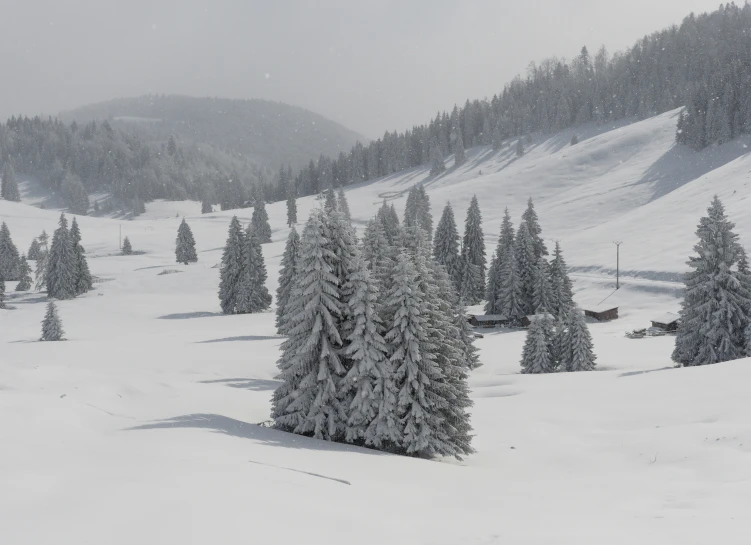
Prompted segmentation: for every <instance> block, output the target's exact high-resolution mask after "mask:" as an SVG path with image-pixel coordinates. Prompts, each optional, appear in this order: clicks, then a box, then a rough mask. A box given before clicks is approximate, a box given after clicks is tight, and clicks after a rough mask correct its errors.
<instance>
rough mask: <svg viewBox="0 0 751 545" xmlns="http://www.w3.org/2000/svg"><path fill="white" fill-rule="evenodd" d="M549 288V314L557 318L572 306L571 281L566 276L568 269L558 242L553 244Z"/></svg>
mask: <svg viewBox="0 0 751 545" xmlns="http://www.w3.org/2000/svg"><path fill="white" fill-rule="evenodd" d="M550 288H551V295H552V301H551V309H550V312H551V313H553V314H554V315H556V316H558V315H560V314H561V313H563V312H565V311H566V310H568V309H570V308H572V307H573V306H574V293H573V289H572V284H571V279H570V278H569V276H568V267H567V266H566V261H565V260H564V259H563V251H562V250H561V244H560V243H559V242H556V243H555V251H554V252H553V261H552V262H551V263H550Z"/></svg>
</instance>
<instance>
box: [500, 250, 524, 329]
mask: <svg viewBox="0 0 751 545" xmlns="http://www.w3.org/2000/svg"><path fill="white" fill-rule="evenodd" d="M498 278H499V282H500V285H499V288H498V300H497V303H496V309H497V310H496V311H497V313H498V314H501V315H503V316H506V317H507V318H508V319H509V321H510V323H512V324H516V325H518V324H520V323H521V319H522V318H523V317H524V316H526V315H527V311H526V303H525V299H524V285H523V281H522V277H521V274H520V273H519V264H518V262H517V260H516V252H515V251H514V250H513V249H512V250H511V251H509V252H508V253H507V254H506V255H505V256H504V259H503V261H502V262H501V268H500V270H499V274H498Z"/></svg>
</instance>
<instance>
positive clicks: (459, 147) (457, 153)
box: [454, 128, 467, 167]
mask: <svg viewBox="0 0 751 545" xmlns="http://www.w3.org/2000/svg"><path fill="white" fill-rule="evenodd" d="M466 160H467V158H466V156H465V154H464V139H463V138H462V131H461V129H459V128H457V129H456V141H455V142H454V166H457V167H458V166H461V165H463V164H464V163H465V162H466Z"/></svg>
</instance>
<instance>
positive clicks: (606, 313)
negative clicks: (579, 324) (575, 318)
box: [584, 307, 618, 322]
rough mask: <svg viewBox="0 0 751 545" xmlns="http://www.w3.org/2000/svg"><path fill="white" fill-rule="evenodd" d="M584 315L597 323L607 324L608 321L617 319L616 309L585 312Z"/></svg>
mask: <svg viewBox="0 0 751 545" xmlns="http://www.w3.org/2000/svg"><path fill="white" fill-rule="evenodd" d="M584 315H585V316H587V317H589V318H594V319H595V320H597V321H599V322H608V321H610V320H617V319H618V307H613V308H608V309H602V310H585V311H584Z"/></svg>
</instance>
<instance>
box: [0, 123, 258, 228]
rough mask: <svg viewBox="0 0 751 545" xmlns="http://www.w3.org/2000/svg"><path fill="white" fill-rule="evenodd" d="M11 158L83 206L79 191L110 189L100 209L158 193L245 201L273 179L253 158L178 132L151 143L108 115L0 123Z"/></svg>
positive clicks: (236, 203)
mask: <svg viewBox="0 0 751 545" xmlns="http://www.w3.org/2000/svg"><path fill="white" fill-rule="evenodd" d="M6 163H9V164H10V165H12V167H13V169H14V170H15V172H17V173H23V174H25V175H29V176H34V177H37V178H38V179H39V180H40V181H41V182H42V183H43V184H44V185H45V186H46V187H47V188H48V189H49V190H50V192H51V193H53V194H57V195H60V196H61V197H62V198H63V199H64V201H65V202H66V203H67V204H68V206H69V207H70V208H71V210H74V211H76V212H77V213H85V211H86V210H87V209H88V205H89V204H91V205H92V206H94V205H95V203H87V202H85V203H84V204H83V205H81V202H80V200H81V195H82V194H83V195H84V199H85V198H86V197H85V195H88V194H91V193H97V192H104V193H109V194H110V195H111V197H110V198H107V199H106V201H104V202H102V203H96V205H97V208H99V207H100V206H101V207H104V209H105V210H108V209H111V210H115V209H117V210H125V211H132V212H134V213H136V214H137V213H139V212H141V211H142V210H143V203H144V202H146V201H150V200H152V199H157V198H165V199H172V200H182V199H187V198H192V199H197V200H200V199H206V200H209V201H211V202H215V203H220V204H221V205H222V207H223V208H239V207H241V206H247V205H248V202H249V201H251V200H252V199H254V198H255V197H256V196H257V195H259V194H260V195H263V189H262V188H263V187H264V186H267V185H269V186H270V185H271V184H272V183H273V181H272V180H273V177H272V176H268V175H267V174H266V172H265V169H262V168H260V167H258V166H257V165H255V164H253V163H250V162H248V161H243V160H241V159H239V158H237V157H232V156H229V155H227V154H225V153H222V152H220V151H217V150H215V149H211V148H209V147H204V149H201V150H199V149H197V148H196V147H194V146H190V147H183V146H181V145H180V144H179V143H177V142H176V140H175V139H174V138H172V137H169V138H167V139H166V140H165V141H162V142H145V141H144V140H142V139H141V138H139V137H137V136H134V135H131V134H127V133H125V132H123V131H120V130H117V129H113V128H112V126H111V125H110V124H109V123H108V122H107V121H104V122H102V123H97V122H95V121H92V122H90V123H88V124H86V125H83V126H79V125H78V124H77V123H76V122H73V123H71V124H70V125H66V124H64V123H62V122H61V121H59V120H54V119H47V120H42V119H40V118H38V117H37V118H33V119H29V118H15V117H14V118H11V119H10V120H9V121H8V122H7V123H5V124H0V164H6Z"/></svg>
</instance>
